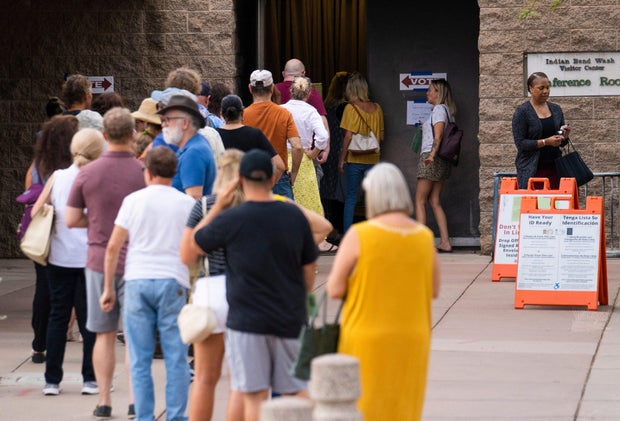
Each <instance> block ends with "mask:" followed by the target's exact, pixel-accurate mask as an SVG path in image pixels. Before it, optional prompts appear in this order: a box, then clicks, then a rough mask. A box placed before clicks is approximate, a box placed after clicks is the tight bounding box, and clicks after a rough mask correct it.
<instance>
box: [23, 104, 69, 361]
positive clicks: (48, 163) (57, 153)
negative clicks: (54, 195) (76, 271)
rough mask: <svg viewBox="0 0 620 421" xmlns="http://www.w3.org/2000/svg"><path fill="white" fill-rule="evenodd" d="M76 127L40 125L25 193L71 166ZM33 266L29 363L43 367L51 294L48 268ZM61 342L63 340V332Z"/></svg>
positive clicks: (59, 120)
mask: <svg viewBox="0 0 620 421" xmlns="http://www.w3.org/2000/svg"><path fill="white" fill-rule="evenodd" d="M78 125H79V123H78V121H77V119H76V118H75V117H74V116H72V115H56V116H54V117H52V118H51V119H49V120H48V121H47V122H45V123H44V124H43V129H42V130H41V137H40V138H39V139H38V140H37V143H36V144H35V148H34V159H33V161H32V164H31V165H30V169H29V170H28V174H27V175H26V183H25V184H26V185H25V187H26V192H27V191H28V190H29V189H30V188H31V187H32V185H33V184H40V185H43V186H45V185H46V184H47V181H48V179H49V177H51V175H52V174H53V173H54V171H56V170H60V169H64V168H67V167H69V166H70V165H71V162H72V157H71V149H70V148H71V139H72V138H73V135H74V134H75V133H76V132H77V131H78ZM39 187H40V186H39ZM39 191H41V190H39ZM33 264H34V268H35V289H34V298H33V301H32V320H31V325H32V330H33V332H34V338H33V339H32V355H31V361H32V362H33V363H35V364H42V363H44V362H45V350H46V348H47V324H48V318H49V313H50V292H49V283H48V277H47V267H46V266H43V265H41V264H39V263H37V262H33ZM64 338H65V339H66V331H65V336H64Z"/></svg>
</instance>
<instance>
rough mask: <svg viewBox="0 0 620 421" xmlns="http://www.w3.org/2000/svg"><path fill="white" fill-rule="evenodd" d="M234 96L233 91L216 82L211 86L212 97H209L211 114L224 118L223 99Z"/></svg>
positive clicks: (208, 107)
mask: <svg viewBox="0 0 620 421" xmlns="http://www.w3.org/2000/svg"><path fill="white" fill-rule="evenodd" d="M230 94H232V91H231V90H230V88H229V87H228V86H226V85H225V84H223V83H220V82H216V83H214V84H213V85H211V96H210V97H209V105H208V106H207V109H208V110H209V112H210V113H211V114H215V115H216V116H218V117H220V118H222V120H223V117H222V99H224V97H225V96H227V95H230Z"/></svg>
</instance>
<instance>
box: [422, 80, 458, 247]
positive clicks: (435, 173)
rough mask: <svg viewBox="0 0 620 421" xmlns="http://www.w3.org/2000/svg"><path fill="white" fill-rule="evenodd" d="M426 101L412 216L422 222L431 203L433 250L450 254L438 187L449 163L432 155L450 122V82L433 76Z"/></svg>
mask: <svg viewBox="0 0 620 421" xmlns="http://www.w3.org/2000/svg"><path fill="white" fill-rule="evenodd" d="M426 100H427V102H428V103H429V104H431V105H432V106H433V110H432V112H431V115H430V116H429V117H428V119H427V120H426V121H424V122H423V124H422V147H421V149H420V161H419V163H418V183H417V187H416V192H415V209H416V212H415V216H416V219H417V220H418V222H420V223H422V224H426V204H427V203H428V204H429V205H430V206H431V210H432V211H433V215H434V216H435V221H436V222H437V226H438V228H439V244H438V245H437V251H438V252H440V253H450V252H451V251H452V245H450V236H449V235H448V221H447V219H446V214H445V212H444V210H443V207H442V206H441V199H440V197H441V190H442V189H443V184H444V182H445V181H446V179H447V178H448V177H449V176H450V165H451V164H450V163H449V162H448V161H445V160H443V159H441V158H439V157H437V156H436V154H437V151H438V150H439V144H440V143H441V139H442V138H443V131H444V129H445V128H446V125H447V124H448V122H450V121H454V115H455V114H456V106H455V104H454V101H453V99H452V90H451V89H450V84H449V83H448V81H447V80H445V79H435V80H433V81H432V82H431V84H430V87H429V88H428V91H427V93H426Z"/></svg>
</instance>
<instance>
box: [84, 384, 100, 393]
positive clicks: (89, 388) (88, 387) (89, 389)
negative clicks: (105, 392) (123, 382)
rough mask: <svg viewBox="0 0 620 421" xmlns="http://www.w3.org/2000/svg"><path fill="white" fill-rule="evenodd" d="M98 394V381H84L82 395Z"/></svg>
mask: <svg viewBox="0 0 620 421" xmlns="http://www.w3.org/2000/svg"><path fill="white" fill-rule="evenodd" d="M97 394H99V386H97V382H84V385H82V395H97Z"/></svg>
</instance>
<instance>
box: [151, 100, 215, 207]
mask: <svg viewBox="0 0 620 421" xmlns="http://www.w3.org/2000/svg"><path fill="white" fill-rule="evenodd" d="M157 114H159V115H160V116H161V124H162V127H163V129H162V134H163V136H164V141H165V142H166V143H168V144H172V145H175V146H176V147H177V148H178V150H177V151H176V153H177V158H178V160H179V164H178V168H177V172H176V174H175V175H174V178H173V179H172V186H173V187H174V188H176V189H177V190H179V191H181V192H184V193H187V194H188V195H189V196H191V197H193V198H194V199H195V200H198V199H199V198H201V197H202V196H203V195H205V194H210V193H211V189H212V188H213V182H214V181H215V172H216V167H215V158H214V156H213V152H212V150H211V146H210V145H209V142H208V141H207V140H206V139H205V138H204V137H203V136H202V135H201V134H200V133H198V130H199V129H201V128H203V127H205V125H206V123H205V119H204V118H203V117H202V115H201V114H200V111H199V110H198V104H197V103H196V102H195V101H193V100H192V99H191V98H188V97H186V96H183V95H175V96H173V97H172V98H170V101H169V102H168V103H167V105H166V106H165V107H164V108H162V109H161V110H159V111H157ZM153 146H155V144H153Z"/></svg>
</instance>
